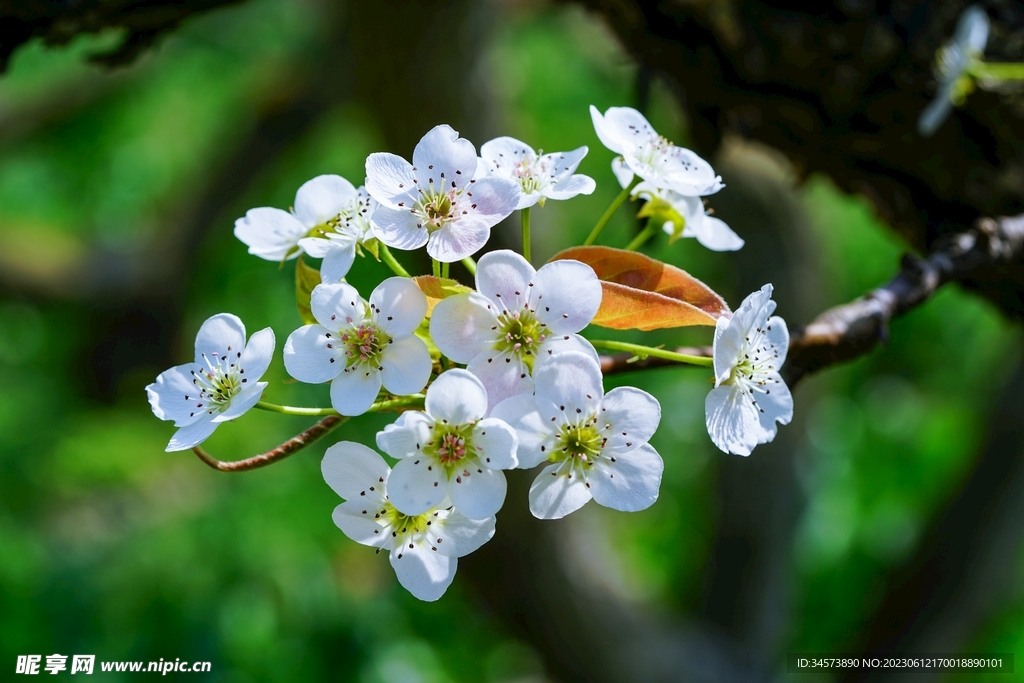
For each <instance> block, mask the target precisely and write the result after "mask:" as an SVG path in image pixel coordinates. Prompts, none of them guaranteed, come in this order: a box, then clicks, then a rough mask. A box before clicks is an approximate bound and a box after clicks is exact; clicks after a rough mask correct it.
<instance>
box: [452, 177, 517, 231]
mask: <svg viewBox="0 0 1024 683" xmlns="http://www.w3.org/2000/svg"><path fill="white" fill-rule="evenodd" d="M521 194H522V189H521V188H520V186H519V183H518V182H517V181H515V180H509V179H507V178H499V177H496V176H488V177H486V178H481V179H479V180H477V181H476V182H475V183H473V185H472V186H471V187H470V189H469V190H468V191H467V192H466V193H465V194H464V195H463V196H462V197H460V198H459V208H460V209H461V210H463V211H468V212H469V213H468V215H466V216H464V217H462V218H459V220H460V221H461V220H463V218H470V217H475V218H476V219H477V220H479V221H480V222H481V223H482V224H483V225H486V226H487V227H492V226H494V225H497V224H498V223H500V222H501V221H502V220H504V219H505V218H507V217H508V216H509V214H511V213H512V212H513V211H515V208H516V205H518V204H519V195H521Z"/></svg>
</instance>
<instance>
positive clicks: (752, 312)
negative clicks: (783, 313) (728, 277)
mask: <svg viewBox="0 0 1024 683" xmlns="http://www.w3.org/2000/svg"><path fill="white" fill-rule="evenodd" d="M771 296H772V286H771V285H770V284H767V285H764V286H763V287H761V289H759V290H758V291H756V292H753V293H752V294H750V295H749V296H747V298H746V299H744V300H743V303H741V304H740V306H739V308H737V309H736V311H735V312H734V313H733V314H732V317H731V318H729V319H728V320H724V318H719V319H718V321H717V323H716V324H715V341H714V347H713V348H714V350H713V355H714V364H715V378H716V381H717V382H719V383H721V382H724V381H725V380H726V379H728V377H729V372H730V371H731V369H732V367H733V366H734V365H735V364H736V361H737V360H738V359H739V356H740V354H741V353H742V352H743V349H744V347H745V346H746V338H747V337H748V336H749V335H750V332H751V330H753V329H754V328H756V327H757V326H759V325H760V324H761V323H763V322H765V321H766V320H767V318H768V316H769V315H771V313H772V311H773V310H775V302H774V301H772V300H771Z"/></svg>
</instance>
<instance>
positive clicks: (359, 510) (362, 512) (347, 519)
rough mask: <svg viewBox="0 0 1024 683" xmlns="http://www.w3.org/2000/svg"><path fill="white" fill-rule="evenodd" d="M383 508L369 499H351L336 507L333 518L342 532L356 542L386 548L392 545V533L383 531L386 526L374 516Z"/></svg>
mask: <svg viewBox="0 0 1024 683" xmlns="http://www.w3.org/2000/svg"><path fill="white" fill-rule="evenodd" d="M383 509H384V508H383V507H379V506H375V505H370V504H369V503H368V502H367V501H360V500H350V501H347V502H344V503H342V504H341V505H338V506H337V507H336V508H334V513H333V514H332V515H331V519H333V520H334V523H335V525H337V527H338V528H339V529H341V531H342V533H344V534H345V535H346V536H348V537H349V538H351V539H352V540H353V541H355V542H356V543H361V544H363V545H368V546H370V547H371V548H384V547H387V546H388V545H390V541H391V534H386V533H383V531H384V527H383V526H382V525H380V524H378V523H377V520H376V519H375V518H374V515H377V514H380V512H381V511H382V510H383Z"/></svg>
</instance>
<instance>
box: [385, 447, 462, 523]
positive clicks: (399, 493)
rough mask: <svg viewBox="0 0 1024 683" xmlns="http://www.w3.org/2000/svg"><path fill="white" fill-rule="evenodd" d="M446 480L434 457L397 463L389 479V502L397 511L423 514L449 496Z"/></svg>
mask: <svg viewBox="0 0 1024 683" xmlns="http://www.w3.org/2000/svg"><path fill="white" fill-rule="evenodd" d="M447 487H448V477H447V475H446V473H445V471H444V469H443V468H442V467H441V466H440V465H439V464H438V463H437V461H436V460H434V459H433V458H428V457H422V458H420V457H415V458H404V459H402V460H399V461H398V464H396V465H395V469H393V470H392V471H391V477H390V478H388V500H390V501H391V504H392V505H394V506H395V507H396V508H397V509H398V511H399V512H401V513H402V514H406V515H412V516H415V515H422V514H423V513H424V512H426V511H427V510H429V509H431V508H435V507H437V506H438V505H440V504H441V501H443V500H444V497H445V496H446V495H448V488H447Z"/></svg>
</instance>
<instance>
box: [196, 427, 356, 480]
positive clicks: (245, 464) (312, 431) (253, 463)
mask: <svg viewBox="0 0 1024 683" xmlns="http://www.w3.org/2000/svg"><path fill="white" fill-rule="evenodd" d="M346 420H348V418H347V417H345V416H343V415H328V416H327V417H325V418H324V419H322V420H320V421H319V422H317V423H316V424H314V425H313V426H312V427H310V428H309V429H307V430H306V431H304V432H302V433H301V434H296V435H295V436H293V437H292V438H290V439H288V440H287V441H285V442H284V443H283V444H281V445H280V446H278V447H277V448H274V449H272V450H269V451H267V452H266V453H262V454H260V455H254V456H253V457H251V458H246V459H245V460H233V461H231V462H224V461H222V460H217V458H215V457H213V456H212V455H210V454H209V453H207V452H206V451H204V450H203V449H202V448H201V447H200V446H196V447H195V448H193V449H192V452H193V453H195V454H196V455H197V456H199V459H200V460H202V461H203V462H205V463H206V464H207V465H209V466H210V467H212V468H213V469H215V470H217V471H219V472H245V471H246V470H255V469H258V468H260V467H266V466H267V465H272V464H273V463H275V462H277V461H279V460H284V459H285V458H287V457H288V456H289V455H291V454H292V453H297V452H298V451H301V450H302V449H303V448H305V447H306V446H308V445H310V444H311V443H313V442H314V441H316V440H317V439H319V438H320V437H322V436H324V435H325V434H327V433H328V432H330V431H331V430H332V429H334V428H335V427H337V426H338V425H340V424H342V423H343V422H345V421H346Z"/></svg>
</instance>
